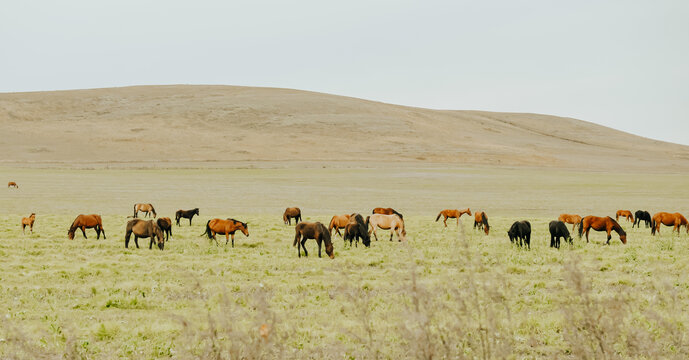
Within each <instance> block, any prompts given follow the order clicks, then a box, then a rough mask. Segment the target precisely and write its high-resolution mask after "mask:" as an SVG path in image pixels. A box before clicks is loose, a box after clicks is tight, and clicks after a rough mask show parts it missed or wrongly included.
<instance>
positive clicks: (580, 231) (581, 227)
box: [579, 218, 584, 238]
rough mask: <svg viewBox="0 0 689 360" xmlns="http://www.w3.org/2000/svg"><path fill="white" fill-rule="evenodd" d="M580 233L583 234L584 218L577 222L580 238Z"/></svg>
mask: <svg viewBox="0 0 689 360" xmlns="http://www.w3.org/2000/svg"><path fill="white" fill-rule="evenodd" d="M582 235H584V218H582V219H581V221H580V222H579V237H580V238H581V236H582Z"/></svg>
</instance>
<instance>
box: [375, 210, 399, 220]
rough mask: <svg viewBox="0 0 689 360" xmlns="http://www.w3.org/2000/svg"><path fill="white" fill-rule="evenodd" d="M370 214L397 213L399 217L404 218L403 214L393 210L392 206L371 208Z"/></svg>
mask: <svg viewBox="0 0 689 360" xmlns="http://www.w3.org/2000/svg"><path fill="white" fill-rule="evenodd" d="M371 214H383V215H397V216H399V217H400V219H402V220H404V216H402V214H400V213H398V212H397V211H395V209H393V208H380V207H377V208H375V209H373V212H372V213H371Z"/></svg>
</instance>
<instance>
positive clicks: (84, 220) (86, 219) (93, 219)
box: [67, 214, 106, 240]
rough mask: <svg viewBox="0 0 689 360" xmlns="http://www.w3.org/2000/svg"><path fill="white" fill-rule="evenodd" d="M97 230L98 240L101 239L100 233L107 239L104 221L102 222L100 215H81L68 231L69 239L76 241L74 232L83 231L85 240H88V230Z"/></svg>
mask: <svg viewBox="0 0 689 360" xmlns="http://www.w3.org/2000/svg"><path fill="white" fill-rule="evenodd" d="M91 228H93V229H95V230H96V239H100V233H101V232H102V233H103V239H106V237H105V229H103V220H101V218H100V215H96V214H92V215H83V214H82V215H79V216H77V218H76V219H74V221H73V222H72V225H71V226H70V227H69V230H68V231H67V237H68V238H69V239H70V240H74V231H75V230H76V229H81V233H82V234H84V239H88V238H87V237H86V231H85V230H86V229H91Z"/></svg>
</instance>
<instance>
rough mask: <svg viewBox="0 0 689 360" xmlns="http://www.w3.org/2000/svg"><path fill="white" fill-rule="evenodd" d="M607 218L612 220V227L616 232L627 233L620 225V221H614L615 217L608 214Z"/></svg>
mask: <svg viewBox="0 0 689 360" xmlns="http://www.w3.org/2000/svg"><path fill="white" fill-rule="evenodd" d="M608 219H610V221H612V228H613V229H615V231H617V233H618V234H620V235H627V233H626V232H625V231H624V229H623V228H622V226H620V223H618V222H617V221H615V219H613V218H611V217H610V216H608Z"/></svg>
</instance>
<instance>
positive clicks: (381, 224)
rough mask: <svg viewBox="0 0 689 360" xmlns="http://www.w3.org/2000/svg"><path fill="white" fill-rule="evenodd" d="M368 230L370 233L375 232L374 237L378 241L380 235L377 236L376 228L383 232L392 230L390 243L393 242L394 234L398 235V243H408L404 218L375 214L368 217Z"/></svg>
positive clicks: (394, 215)
mask: <svg viewBox="0 0 689 360" xmlns="http://www.w3.org/2000/svg"><path fill="white" fill-rule="evenodd" d="M366 224H367V225H366V228H367V229H369V226H370V229H369V230H368V233H369V234H371V232H373V236H374V237H375V238H376V241H378V234H376V228H381V229H383V230H390V241H392V234H393V233H396V234H397V241H406V236H407V231H406V230H404V221H403V220H402V218H400V217H399V216H397V215H396V214H391V215H385V214H373V215H371V216H367V217H366Z"/></svg>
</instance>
